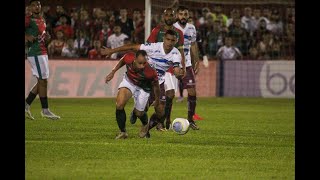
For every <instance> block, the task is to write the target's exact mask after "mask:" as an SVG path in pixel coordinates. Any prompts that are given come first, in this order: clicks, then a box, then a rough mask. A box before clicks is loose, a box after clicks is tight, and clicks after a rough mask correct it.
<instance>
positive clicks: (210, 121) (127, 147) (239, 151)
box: [25, 98, 295, 180]
mask: <svg viewBox="0 0 320 180" xmlns="http://www.w3.org/2000/svg"><path fill="white" fill-rule="evenodd" d="M49 106H50V109H51V110H52V111H53V112H54V113H56V114H58V115H60V116H61V119H60V120H58V121H52V120H48V119H43V118H42V117H41V115H40V102H39V99H36V100H35V101H34V103H33V104H32V106H31V112H32V113H33V115H34V116H35V118H36V120H34V121H32V120H29V119H26V120H25V170H26V174H25V177H26V179H41V180H42V179H175V180H176V179H197V180H198V179H203V180H207V179H294V177H295V159H294V158H295V115H294V114H295V108H294V106H295V100H294V99H271V98H198V103H197V109H196V111H197V114H199V115H200V116H202V117H203V118H204V120H201V121H196V122H197V124H198V125H199V127H200V130H199V131H194V130H192V129H190V130H189V132H188V133H187V134H185V135H178V134H175V133H174V132H173V131H168V132H158V131H156V130H154V129H152V130H151V131H150V132H151V138H150V139H146V138H139V137H138V131H139V129H140V126H141V122H140V120H139V119H138V120H137V123H136V124H135V125H131V124H130V122H129V114H130V111H131V109H132V106H133V101H132V99H131V100H130V102H129V103H128V104H127V106H126V108H125V110H126V114H127V131H128V134H129V138H128V139H125V140H115V139H114V137H115V136H116V134H117V133H118V126H117V124H116V120H115V99H114V98H105V99H103V98H101V99H99V98H96V99H60V98H57V99H49ZM153 111H154V109H153V108H151V109H150V110H149V112H148V114H149V117H150V115H151V113H153ZM186 116H187V103H186V98H185V100H184V102H183V103H176V102H175V100H174V105H173V110H172V120H173V119H174V118H176V117H183V118H186Z"/></svg>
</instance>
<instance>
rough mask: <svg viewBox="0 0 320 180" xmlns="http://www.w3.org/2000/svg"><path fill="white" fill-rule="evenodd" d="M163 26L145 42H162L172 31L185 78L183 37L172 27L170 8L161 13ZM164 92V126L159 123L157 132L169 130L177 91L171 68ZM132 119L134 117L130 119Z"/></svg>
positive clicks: (167, 75) (154, 29) (172, 18)
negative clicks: (168, 32)
mask: <svg viewBox="0 0 320 180" xmlns="http://www.w3.org/2000/svg"><path fill="white" fill-rule="evenodd" d="M162 16H163V21H164V23H163V24H159V25H157V26H156V27H155V28H153V29H152V31H151V34H150V36H149V37H148V40H147V42H149V43H155V42H163V36H164V35H165V33H166V31H167V30H173V31H174V32H176V37H177V39H178V42H177V43H176V45H175V47H176V48H178V49H179V51H180V53H181V57H182V59H181V66H182V70H183V73H184V75H183V76H182V77H185V75H186V66H185V57H184V50H183V45H184V37H183V32H182V31H181V30H180V29H178V28H176V27H174V26H173V24H174V23H175V12H174V10H173V9H172V8H167V9H165V10H164V11H163V15H162ZM165 88H166V89H165V91H166V105H165V120H166V125H165V127H164V123H159V124H158V126H157V129H158V130H161V131H165V130H166V129H169V128H170V124H171V120H170V119H171V117H170V116H171V110H172V100H173V98H174V96H175V92H176V91H177V89H178V79H177V78H176V77H175V76H174V75H173V68H169V70H168V71H167V72H166V73H165ZM132 118H134V116H133V117H132Z"/></svg>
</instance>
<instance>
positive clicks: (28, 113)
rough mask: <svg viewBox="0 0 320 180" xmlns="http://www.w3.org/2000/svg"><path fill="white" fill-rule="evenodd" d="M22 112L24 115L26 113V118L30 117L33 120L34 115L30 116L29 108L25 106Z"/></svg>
mask: <svg viewBox="0 0 320 180" xmlns="http://www.w3.org/2000/svg"><path fill="white" fill-rule="evenodd" d="M24 112H25V115H26V116H25V117H26V118H29V119H31V120H34V117H33V116H32V114H31V112H30V108H27V107H26V108H25V109H24Z"/></svg>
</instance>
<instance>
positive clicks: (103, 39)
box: [25, 5, 295, 60]
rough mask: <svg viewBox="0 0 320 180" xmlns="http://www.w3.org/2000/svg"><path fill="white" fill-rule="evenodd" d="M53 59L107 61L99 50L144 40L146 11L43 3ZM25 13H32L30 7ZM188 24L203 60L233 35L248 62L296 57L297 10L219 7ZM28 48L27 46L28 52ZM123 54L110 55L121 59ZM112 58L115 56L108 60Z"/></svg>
mask: <svg viewBox="0 0 320 180" xmlns="http://www.w3.org/2000/svg"><path fill="white" fill-rule="evenodd" d="M42 10H43V16H44V17H45V19H46V23H47V32H48V33H50V35H51V41H50V42H49V43H48V56H49V58H53V59H55V58H64V59H67V58H71V59H74V58H81V59H83V58H84V59H88V58H89V59H105V57H104V56H101V54H100V49H101V47H102V46H105V47H111V48H115V47H119V46H121V45H123V44H126V43H138V44H141V43H144V30H145V28H144V24H145V23H144V10H140V9H126V8H123V9H119V10H104V9H103V8H93V9H86V8H70V9H66V8H65V7H63V6H61V5H58V6H56V7H50V6H46V5H43V7H42ZM25 14H26V16H30V15H31V13H30V10H29V8H28V6H26V9H25ZM160 14H161V13H159V14H157V13H153V14H152V17H151V19H152V22H151V29H152V28H154V27H155V26H156V25H157V24H158V23H159V22H160V21H161V15H160ZM189 14H190V18H189V19H188V22H189V23H193V24H194V25H195V26H196V29H197V33H198V34H197V42H198V46H199V50H200V56H201V57H200V58H201V59H202V56H204V55H206V56H207V57H208V58H209V59H210V60H215V59H217V53H218V50H219V48H221V47H223V46H224V45H225V42H224V39H225V37H230V38H231V40H232V44H233V47H236V48H237V49H238V50H239V51H240V52H241V53H242V55H243V56H241V59H247V60H279V59H281V60H284V59H287V60H294V56H295V9H294V8H292V7H288V8H285V9H280V8H268V7H263V8H260V7H256V6H252V7H251V6H247V7H244V8H232V9H230V10H226V9H224V8H223V6H220V5H215V6H213V7H210V8H209V7H205V8H202V9H199V10H196V11H193V10H189ZM26 52H27V50H26ZM122 55H123V54H116V55H114V56H112V57H111V58H113V59H117V58H119V57H121V56H122ZM108 59H110V58H108Z"/></svg>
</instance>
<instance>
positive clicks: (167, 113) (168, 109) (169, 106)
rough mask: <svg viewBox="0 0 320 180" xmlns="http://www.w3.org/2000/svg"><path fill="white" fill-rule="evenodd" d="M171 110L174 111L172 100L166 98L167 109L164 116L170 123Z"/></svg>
mask: <svg viewBox="0 0 320 180" xmlns="http://www.w3.org/2000/svg"><path fill="white" fill-rule="evenodd" d="M171 109H172V99H171V98H169V97H166V105H165V109H164V114H165V119H166V120H167V121H170V116H171Z"/></svg>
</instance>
